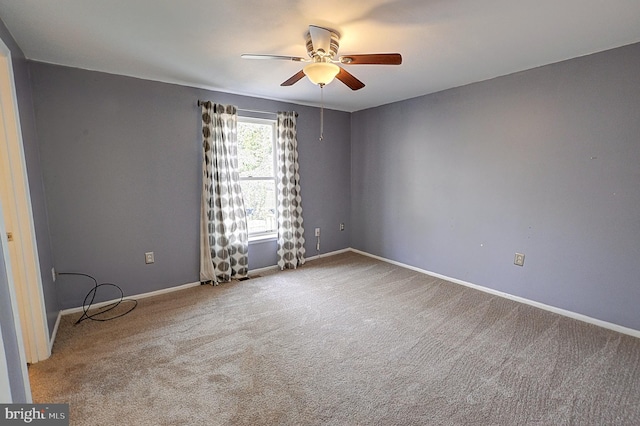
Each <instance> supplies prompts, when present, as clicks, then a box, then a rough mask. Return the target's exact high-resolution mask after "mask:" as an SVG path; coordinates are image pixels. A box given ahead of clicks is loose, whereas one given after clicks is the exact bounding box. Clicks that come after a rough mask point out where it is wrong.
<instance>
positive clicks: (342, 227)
mask: <svg viewBox="0 0 640 426" xmlns="http://www.w3.org/2000/svg"><path fill="white" fill-rule="evenodd" d="M340 230H341V231H344V223H341V224H340Z"/></svg>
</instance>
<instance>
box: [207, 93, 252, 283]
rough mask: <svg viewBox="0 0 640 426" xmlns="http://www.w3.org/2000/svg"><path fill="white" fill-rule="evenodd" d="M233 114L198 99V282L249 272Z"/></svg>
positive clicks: (229, 108) (231, 109) (228, 107)
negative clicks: (200, 140)
mask: <svg viewBox="0 0 640 426" xmlns="http://www.w3.org/2000/svg"><path fill="white" fill-rule="evenodd" d="M237 122H238V117H237V112H236V107H235V106H233V105H220V104H214V103H211V102H204V103H202V136H203V148H204V156H203V177H202V209H201V212H200V281H203V282H208V281H211V282H213V283H214V284H217V283H220V282H226V281H230V280H231V279H232V278H242V277H246V276H247V272H248V265H249V262H248V257H247V253H248V249H249V238H248V234H247V220H246V215H245V209H244V203H243V201H242V191H241V189H240V179H239V173H238V142H237Z"/></svg>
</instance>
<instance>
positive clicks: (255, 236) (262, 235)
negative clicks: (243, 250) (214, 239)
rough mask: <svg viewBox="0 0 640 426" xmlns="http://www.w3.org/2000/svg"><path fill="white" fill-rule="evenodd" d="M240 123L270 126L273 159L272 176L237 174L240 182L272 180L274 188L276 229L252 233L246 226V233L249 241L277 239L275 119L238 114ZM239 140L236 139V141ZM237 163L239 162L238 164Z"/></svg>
mask: <svg viewBox="0 0 640 426" xmlns="http://www.w3.org/2000/svg"><path fill="white" fill-rule="evenodd" d="M241 123H252V124H261V125H268V126H271V144H272V146H271V154H272V155H271V156H272V161H273V176H245V177H243V176H239V179H240V182H243V181H272V182H273V189H274V196H275V199H274V201H275V206H276V208H275V220H276V229H275V230H273V231H264V232H254V233H249V229H248V227H247V233H248V236H249V242H250V243H252V242H257V241H264V240H271V239H277V238H278V229H277V223H278V209H277V205H278V188H277V184H278V181H277V173H276V171H277V170H278V169H277V165H278V159H277V152H276V148H277V145H276V119H273V118H258V117H250V116H241V115H238V125H240V124H241ZM239 142H240V141H239V140H238V143H239ZM239 160H240V158H239V156H238V161H239ZM238 165H239V164H238Z"/></svg>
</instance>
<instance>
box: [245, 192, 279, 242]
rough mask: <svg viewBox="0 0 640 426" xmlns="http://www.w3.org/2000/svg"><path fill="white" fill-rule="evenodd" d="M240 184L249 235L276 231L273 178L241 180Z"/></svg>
mask: <svg viewBox="0 0 640 426" xmlns="http://www.w3.org/2000/svg"><path fill="white" fill-rule="evenodd" d="M240 186H241V187H242V198H243V199H244V208H245V211H246V212H247V225H248V228H249V235H251V234H256V233H265V232H276V230H277V223H276V193H275V189H276V183H275V180H273V179H269V180H242V181H240Z"/></svg>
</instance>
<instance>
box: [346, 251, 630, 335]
mask: <svg viewBox="0 0 640 426" xmlns="http://www.w3.org/2000/svg"><path fill="white" fill-rule="evenodd" d="M349 250H350V251H352V252H354V253H358V254H361V255H363V256H368V257H371V258H373V259H377V260H381V261H383V262H387V263H390V264H392V265H396V266H400V267H403V268H407V269H411V270H412V271H416V272H420V273H422V274H425V275H429V276H431V277H435V278H440V279H442V280H445V281H449V282H452V283H455V284H460V285H463V286H465V287H470V288H473V289H476V290H480V291H483V292H485V293H489V294H492V295H495V296H500V297H504V298H505V299H509V300H513V301H516V302H520V303H524V304H526V305H530V306H534V307H536V308H540V309H544V310H545V311H549V312H553V313H555V314H559V315H562V316H565V317H569V318H573V319H576V320H579V321H583V322H586V323H589V324H593V325H597V326H599V327H602V328H606V329H609V330H613V331H617V332H618V333H623V334H628V335H629V336H633V337H638V338H640V330H635V329H633V328H628V327H624V326H621V325H618V324H613V323H610V322H607V321H602V320H599V319H597V318H592V317H589V316H587V315H583V314H579V313H577V312H573V311H568V310H566V309H562V308H557V307H555V306H551V305H545V304H544V303H540V302H536V301H534V300H529V299H525V298H524V297H520V296H514V295H513V294H509V293H505V292H502V291H498V290H494V289H491V288H488V287H483V286H481V285H477V284H473V283H470V282H467V281H462V280H459V279H457V278H452V277H447V276H446V275H442V274H437V273H435V272H431V271H427V270H424V269H421V268H417V267H415V266H411V265H407V264H404V263H401V262H396V261H395V260H391V259H386V258H384V257H381V256H376V255H375V254H371V253H367V252H364V251H361V250H357V249H354V248H351V249H349Z"/></svg>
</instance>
